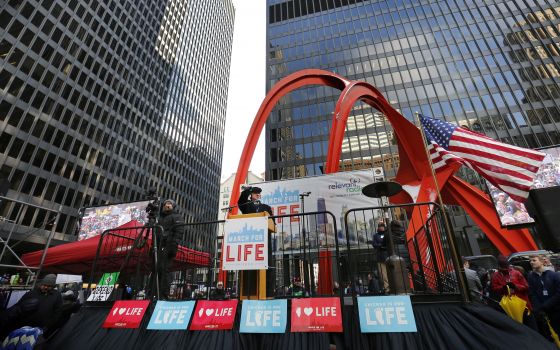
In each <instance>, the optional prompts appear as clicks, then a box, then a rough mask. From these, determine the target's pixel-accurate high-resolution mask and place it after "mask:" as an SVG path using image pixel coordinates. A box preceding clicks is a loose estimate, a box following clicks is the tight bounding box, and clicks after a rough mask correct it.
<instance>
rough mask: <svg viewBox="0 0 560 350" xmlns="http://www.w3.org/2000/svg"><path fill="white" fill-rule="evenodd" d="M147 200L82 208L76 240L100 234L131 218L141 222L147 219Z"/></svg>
mask: <svg viewBox="0 0 560 350" xmlns="http://www.w3.org/2000/svg"><path fill="white" fill-rule="evenodd" d="M148 203H150V202H149V201H142V202H133V203H121V204H113V205H106V206H102V207H92V208H85V209H84V216H83V217H82V222H81V225H80V232H79V233H78V241H81V240H82V239H87V238H91V237H94V236H97V235H100V234H102V233H103V231H105V230H110V229H112V228H116V227H119V226H121V225H124V224H126V223H127V222H130V221H132V220H136V221H138V222H140V223H142V224H144V223H146V222H147V221H148V216H147V213H146V206H147V205H148Z"/></svg>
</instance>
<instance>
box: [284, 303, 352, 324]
mask: <svg viewBox="0 0 560 350" xmlns="http://www.w3.org/2000/svg"><path fill="white" fill-rule="evenodd" d="M291 331H292V332H342V310H341V309H340V299H339V298H305V299H292V327H291Z"/></svg>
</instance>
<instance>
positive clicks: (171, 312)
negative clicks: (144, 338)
mask: <svg viewBox="0 0 560 350" xmlns="http://www.w3.org/2000/svg"><path fill="white" fill-rule="evenodd" d="M194 304H195V301H194V300H193V301H162V300H159V301H158V302H157V304H156V308H155V309H154V312H153V313H152V318H150V323H148V327H147V329H166V330H172V329H182V330H185V329H187V327H188V325H189V321H190V320H191V316H192V313H193V310H194Z"/></svg>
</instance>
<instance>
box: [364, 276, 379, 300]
mask: <svg viewBox="0 0 560 350" xmlns="http://www.w3.org/2000/svg"><path fill="white" fill-rule="evenodd" d="M367 278H368V285H367V294H368V295H378V294H380V288H379V281H378V279H377V278H375V276H374V274H373V273H368V275H367Z"/></svg>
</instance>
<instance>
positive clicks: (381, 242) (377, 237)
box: [372, 221, 389, 293]
mask: <svg viewBox="0 0 560 350" xmlns="http://www.w3.org/2000/svg"><path fill="white" fill-rule="evenodd" d="M385 243H386V242H385V223H384V222H383V221H380V222H379V223H378V224H377V232H375V234H374V235H373V241H372V245H373V248H374V249H375V252H374V254H375V260H376V261H377V275H378V276H379V279H380V283H381V282H383V291H384V292H385V293H388V292H389V278H388V275H387V265H386V264H385V261H386V260H387V246H386V244H385Z"/></svg>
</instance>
